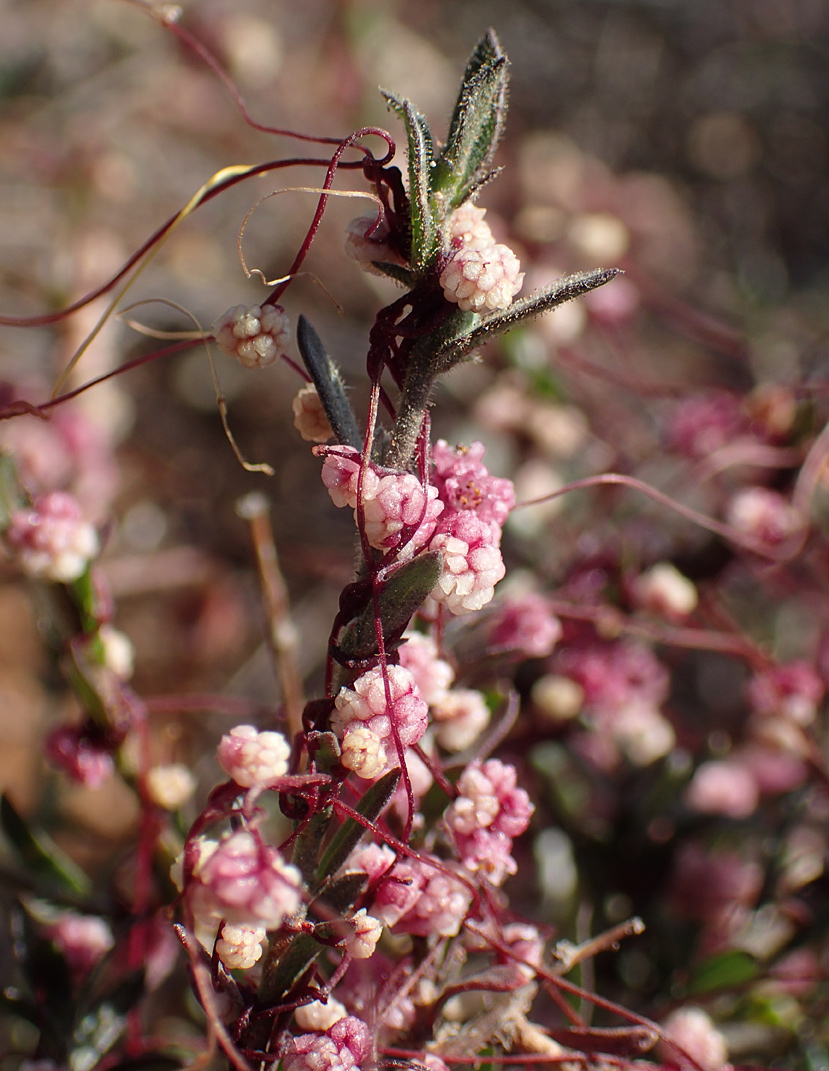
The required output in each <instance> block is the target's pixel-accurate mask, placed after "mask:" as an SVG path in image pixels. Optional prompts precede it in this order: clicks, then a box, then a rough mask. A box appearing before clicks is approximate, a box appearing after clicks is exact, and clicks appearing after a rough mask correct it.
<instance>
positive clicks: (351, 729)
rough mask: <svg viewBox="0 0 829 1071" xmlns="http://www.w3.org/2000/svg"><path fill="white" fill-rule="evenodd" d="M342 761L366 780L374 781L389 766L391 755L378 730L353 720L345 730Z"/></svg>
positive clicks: (346, 766) (347, 767)
mask: <svg viewBox="0 0 829 1071" xmlns="http://www.w3.org/2000/svg"><path fill="white" fill-rule="evenodd" d="M340 761H341V762H342V764H343V766H345V768H346V769H347V770H351V771H353V773H355V774H357V776H358V777H362V778H363V779H364V780H366V781H373V780H375V778H377V777H380V776H381V775H382V774H384V773H385V772H386V770H387V769H388V768H389V756H388V753H387V752H386V749H385V747H384V745H383V737H381V736H380V734H379V733H378V732H376V731H375V730H374V729H372V728H370V727H369V726H368V725H363V724H362V723H361V722H352V723H351V724H350V725H347V726H346V728H345V731H344V732H343V738H342V754H341V756H340Z"/></svg>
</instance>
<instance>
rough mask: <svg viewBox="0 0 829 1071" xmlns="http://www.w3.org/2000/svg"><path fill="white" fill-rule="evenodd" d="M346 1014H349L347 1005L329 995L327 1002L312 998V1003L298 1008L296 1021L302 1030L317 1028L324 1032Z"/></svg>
mask: <svg viewBox="0 0 829 1071" xmlns="http://www.w3.org/2000/svg"><path fill="white" fill-rule="evenodd" d="M345 1015H348V1012H347V1011H346V1009H345V1005H343V1004H340V1002H339V1001H338V1000H336V999H335V998H334V997H329V998H328V1000H327V1001H326V1002H325V1003H323V1002H322V1001H321V1000H312V1001H311V1003H310V1004H303V1005H302V1006H301V1007H299V1008H297V1010H296V1011H295V1012H294V1022H295V1023H296V1025H297V1026H298V1027H299V1028H300V1030H317V1031H319V1032H320V1033H323V1032H324V1031H326V1030H328V1029H329V1028H330V1027H332V1026H333V1025H334V1023H336V1022H337V1020H338V1019H342V1018H343V1017H344V1016H345Z"/></svg>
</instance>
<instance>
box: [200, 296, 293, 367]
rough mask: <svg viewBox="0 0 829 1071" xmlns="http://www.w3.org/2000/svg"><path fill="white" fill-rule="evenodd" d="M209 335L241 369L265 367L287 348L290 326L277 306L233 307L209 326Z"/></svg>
mask: <svg viewBox="0 0 829 1071" xmlns="http://www.w3.org/2000/svg"><path fill="white" fill-rule="evenodd" d="M213 335H214V337H215V339H216V345H217V346H218V347H219V349H220V350H221V351H222V353H225V354H227V356H228V357H234V358H235V359H236V360H237V361H238V362H239V363H240V364H241V365H243V366H244V367H245V368H265V367H267V366H268V365H269V364H273V363H274V361H276V360H277V359H278V358H279V357H280V356H281V355H282V354H283V353H285V351H286V350H287V348H288V346H289V345H290V341H291V324H290V321H289V319H288V317H287V315H286V313H285V310H284V309H283V308H282V306H281V305H234V306H233V307H232V308H230V309H228V310H227V312H226V313H224V314H223V315H222V316H220V317H219V318H218V320H216V322H215V323H214V324H213Z"/></svg>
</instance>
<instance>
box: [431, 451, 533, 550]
mask: <svg viewBox="0 0 829 1071" xmlns="http://www.w3.org/2000/svg"><path fill="white" fill-rule="evenodd" d="M484 450H485V447H484V444H483V443H480V442H473V443H472V444H471V445H470V446H458V447H456V448H455V449H454V450H453V449H452V448H451V447H450V446H449V445H448V443H447V442H446V441H445V440H444V439H439V440H438V441H437V442H436V443H435V445H434V447H433V448H432V460H433V462H434V473H433V475H432V480H433V482H434V485H435V487H437V489H438V493H439V494H440V498H441V500H442V501H443V502H445V503H446V509H447V516H448V515H449V512H450V511H451V512H454V513H457V512H461V511H467V510H469V511H472V512H474V513H475V514H476V515H477V517H478V518H479V519H480V520H482V521H486V522H487V523H488V524H490V525H491V526H492V532H493V541H494V542H496V543H497V542H500V539H501V532H500V530H501V528H502V527H503V525H504V522H505V521H506V519H507V517H508V516H509V513H510V510H511V509H512V508H513V506H514V505H515V487H514V486H513V483H512V480H507V479H505V478H503V477H499V476H491V475H490V474H489V471H488V470H487V468H486V466H485V465H484V463H483V456H484Z"/></svg>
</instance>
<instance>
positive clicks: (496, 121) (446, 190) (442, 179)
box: [432, 30, 509, 208]
mask: <svg viewBox="0 0 829 1071" xmlns="http://www.w3.org/2000/svg"><path fill="white" fill-rule="evenodd" d="M508 66H509V64H508V61H507V57H506V56H505V55H504V53H503V52H502V50H501V46H500V43H499V41H498V38H497V37H496V36H495V33H494V31H492V30H489V31H488V33H487V34H486V35H485V36H484V38H483V39H482V40H481V41H480V42H479V43H478V45H477V47H476V48H475V51H474V52H473V53H472V56H471V58H470V60H469V63H468V64H467V68H466V72H465V74H464V78H463V82H462V83H461V91H460V95H459V97H458V101H457V104H456V105H455V111H454V114H453V115H452V122H451V124H450V127H449V137H448V139H447V143H446V148H445V149H444V150H443V153H442V154H441V156H440V159H439V160H438V162H437V166H436V167H435V168H434V170H433V173H432V190H433V191H435V192H436V193H438V192H439V193H440V194H442V196H443V199H444V203H445V204H446V206H447V208H455V207H457V206H458V205H460V204H462V203H463V202H464V201H465V200H467V198H468V197H469V196H470V195H471V194H472V193H473V192H474V190H475V188H476V187H477V186H479V185H480V184H481V182H482V181H483V180H484V179H485V176H486V171H487V168H488V167H489V165H490V163H491V161H492V157H493V155H494V153H495V149H496V146H497V144H498V141H499V140H500V137H501V134H502V132H503V129H504V122H505V120H506V112H507V88H508V81H509V76H508V73H507V68H508Z"/></svg>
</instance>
